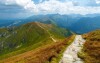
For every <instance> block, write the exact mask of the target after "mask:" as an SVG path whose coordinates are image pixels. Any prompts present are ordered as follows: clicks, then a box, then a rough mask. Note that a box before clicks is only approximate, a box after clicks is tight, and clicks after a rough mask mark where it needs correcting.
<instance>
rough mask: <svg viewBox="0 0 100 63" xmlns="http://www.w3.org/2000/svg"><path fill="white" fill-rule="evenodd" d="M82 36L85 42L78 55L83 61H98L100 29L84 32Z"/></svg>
mask: <svg viewBox="0 0 100 63" xmlns="http://www.w3.org/2000/svg"><path fill="white" fill-rule="evenodd" d="M83 38H84V39H86V42H85V44H84V47H83V50H82V53H80V54H79V56H80V57H81V58H82V59H83V60H84V61H85V63H100V30H96V31H92V32H90V33H87V34H84V35H83Z"/></svg>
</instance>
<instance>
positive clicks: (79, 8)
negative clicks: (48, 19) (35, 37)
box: [0, 0, 100, 15]
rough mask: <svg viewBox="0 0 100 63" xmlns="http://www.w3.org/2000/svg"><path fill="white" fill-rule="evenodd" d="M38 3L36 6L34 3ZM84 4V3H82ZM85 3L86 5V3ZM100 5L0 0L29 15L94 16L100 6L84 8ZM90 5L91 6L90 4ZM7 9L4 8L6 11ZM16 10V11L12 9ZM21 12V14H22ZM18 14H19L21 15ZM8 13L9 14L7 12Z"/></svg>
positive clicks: (67, 0)
mask: <svg viewBox="0 0 100 63" xmlns="http://www.w3.org/2000/svg"><path fill="white" fill-rule="evenodd" d="M37 1H38V4H36V3H35V2H37ZM83 2H84V3H83ZM86 2H87V3H86ZM90 2H92V3H94V4H95V5H98V4H100V0H88V1H87V0H84V1H81V0H0V4H2V5H5V6H14V5H16V6H19V7H21V8H22V9H24V11H27V12H29V13H31V14H33V15H34V14H55V13H59V14H82V15H85V14H94V13H100V6H85V5H90ZM91 5H92V4H91ZM7 9H8V8H6V10H7ZM12 10H14V11H15V10H16V9H12ZM24 11H21V12H24ZM21 12H19V13H21ZM8 13H9V12H8Z"/></svg>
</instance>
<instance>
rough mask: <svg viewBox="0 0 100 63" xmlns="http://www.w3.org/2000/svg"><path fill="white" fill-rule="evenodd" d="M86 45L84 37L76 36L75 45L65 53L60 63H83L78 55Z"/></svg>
mask: <svg viewBox="0 0 100 63" xmlns="http://www.w3.org/2000/svg"><path fill="white" fill-rule="evenodd" d="M84 43H85V40H84V39H83V38H82V36H81V35H76V37H75V40H74V41H73V43H72V44H71V45H70V46H69V47H68V48H67V49H66V51H65V52H64V53H63V57H62V59H61V61H60V62H59V63H83V61H82V60H81V59H80V58H79V57H78V55H77V54H78V52H80V51H81V49H82V46H83V44H84Z"/></svg>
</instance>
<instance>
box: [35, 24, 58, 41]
mask: <svg viewBox="0 0 100 63" xmlns="http://www.w3.org/2000/svg"><path fill="white" fill-rule="evenodd" d="M36 24H37V25H38V26H39V27H40V28H42V29H44V30H46V29H45V28H44V27H43V26H41V25H40V24H38V23H36ZM46 31H47V33H48V34H49V36H50V38H51V39H52V41H53V42H57V41H56V40H55V39H54V38H53V37H52V35H51V34H50V32H49V31H48V30H46Z"/></svg>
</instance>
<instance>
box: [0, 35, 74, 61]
mask: <svg viewBox="0 0 100 63" xmlns="http://www.w3.org/2000/svg"><path fill="white" fill-rule="evenodd" d="M74 37H75V36H71V37H69V38H67V39H65V40H64V41H61V42H53V43H51V44H47V45H45V46H41V47H39V48H37V49H36V50H31V51H28V52H25V53H23V54H19V55H16V56H13V57H10V58H8V59H4V60H2V61H0V62H1V63H3V62H4V63H59V60H60V58H61V55H62V54H61V53H62V52H63V50H64V49H65V48H66V47H67V46H68V45H69V44H70V43H71V42H72V41H73V39H74Z"/></svg>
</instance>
